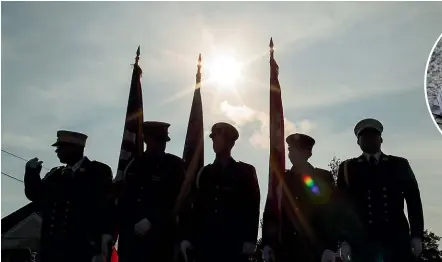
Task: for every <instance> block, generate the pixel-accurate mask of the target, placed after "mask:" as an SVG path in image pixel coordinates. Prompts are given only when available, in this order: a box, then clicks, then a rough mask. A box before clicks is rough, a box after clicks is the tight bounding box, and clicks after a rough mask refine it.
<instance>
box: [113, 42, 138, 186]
mask: <svg viewBox="0 0 442 262" xmlns="http://www.w3.org/2000/svg"><path fill="white" fill-rule="evenodd" d="M139 59H140V47H138V49H137V56H136V58H135V64H134V69H133V72H132V82H131V84H130V90H129V100H128V102H127V111H126V119H125V123H124V131H123V140H122V142H121V150H120V159H119V161H118V169H117V175H116V177H115V180H114V182H116V183H120V182H121V181H123V180H124V170H125V169H126V167H127V165H128V164H129V162H130V161H131V160H132V158H133V157H135V156H139V155H141V154H142V153H143V151H144V142H143V129H142V128H143V119H144V118H143V95H142V90H141V74H142V70H141V68H140V66H139V65H138V60H139Z"/></svg>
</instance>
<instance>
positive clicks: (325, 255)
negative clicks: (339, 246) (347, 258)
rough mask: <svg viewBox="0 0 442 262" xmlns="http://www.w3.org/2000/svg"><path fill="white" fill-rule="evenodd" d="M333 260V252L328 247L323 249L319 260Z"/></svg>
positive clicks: (326, 261)
mask: <svg viewBox="0 0 442 262" xmlns="http://www.w3.org/2000/svg"><path fill="white" fill-rule="evenodd" d="M335 260H336V254H335V252H333V251H331V250H330V249H326V250H324V252H323V253H322V258H321V262H335Z"/></svg>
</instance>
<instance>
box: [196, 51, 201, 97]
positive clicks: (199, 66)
mask: <svg viewBox="0 0 442 262" xmlns="http://www.w3.org/2000/svg"><path fill="white" fill-rule="evenodd" d="M200 83H201V53H199V55H198V64H197V71H196V88H199V84H200Z"/></svg>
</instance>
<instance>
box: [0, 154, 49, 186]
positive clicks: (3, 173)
mask: <svg viewBox="0 0 442 262" xmlns="http://www.w3.org/2000/svg"><path fill="white" fill-rule="evenodd" d="M2 152H3V153H5V154H8V155H10V156H13V157H15V158H18V159H20V160H23V161H25V162H28V161H29V160H28V159H26V158H24V157H21V156H19V155H17V154H14V153H11V152H9V151H7V150H4V149H2ZM42 168H43V169H46V170H50V169H49V168H47V167H44V166H42ZM1 173H2V175H4V176H6V177H9V178H11V179H14V180H15V181H18V182H21V183H24V181H23V180H21V179H18V178H16V177H14V176H12V175H10V174H8V173H6V172H3V171H1Z"/></svg>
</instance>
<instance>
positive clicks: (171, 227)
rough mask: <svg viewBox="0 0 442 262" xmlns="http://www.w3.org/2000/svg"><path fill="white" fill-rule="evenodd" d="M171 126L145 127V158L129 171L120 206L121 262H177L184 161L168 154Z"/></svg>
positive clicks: (135, 161)
mask: <svg viewBox="0 0 442 262" xmlns="http://www.w3.org/2000/svg"><path fill="white" fill-rule="evenodd" d="M169 126H170V124H168V123H163V122H154V121H148V122H144V123H143V137H144V142H145V144H146V151H145V152H144V154H143V155H142V156H141V157H139V158H135V159H134V160H133V161H131V162H130V163H129V165H128V167H127V168H126V170H125V172H124V173H125V182H124V183H125V185H124V189H123V194H122V197H121V199H120V200H119V203H118V210H119V211H118V213H119V219H120V228H121V230H120V235H119V239H118V255H119V261H120V262H137V261H148V262H150V261H153V262H156V261H162V262H169V261H172V260H173V251H174V243H175V242H174V241H176V238H175V237H176V236H175V233H174V232H175V230H176V228H175V226H176V219H175V218H174V216H173V215H172V210H173V206H174V203H175V200H176V198H177V196H178V193H179V190H180V188H181V184H182V182H183V179H184V163H183V161H182V159H181V158H179V157H177V156H175V155H172V154H169V153H165V150H166V143H167V142H168V141H170V137H169V134H168V129H169Z"/></svg>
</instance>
